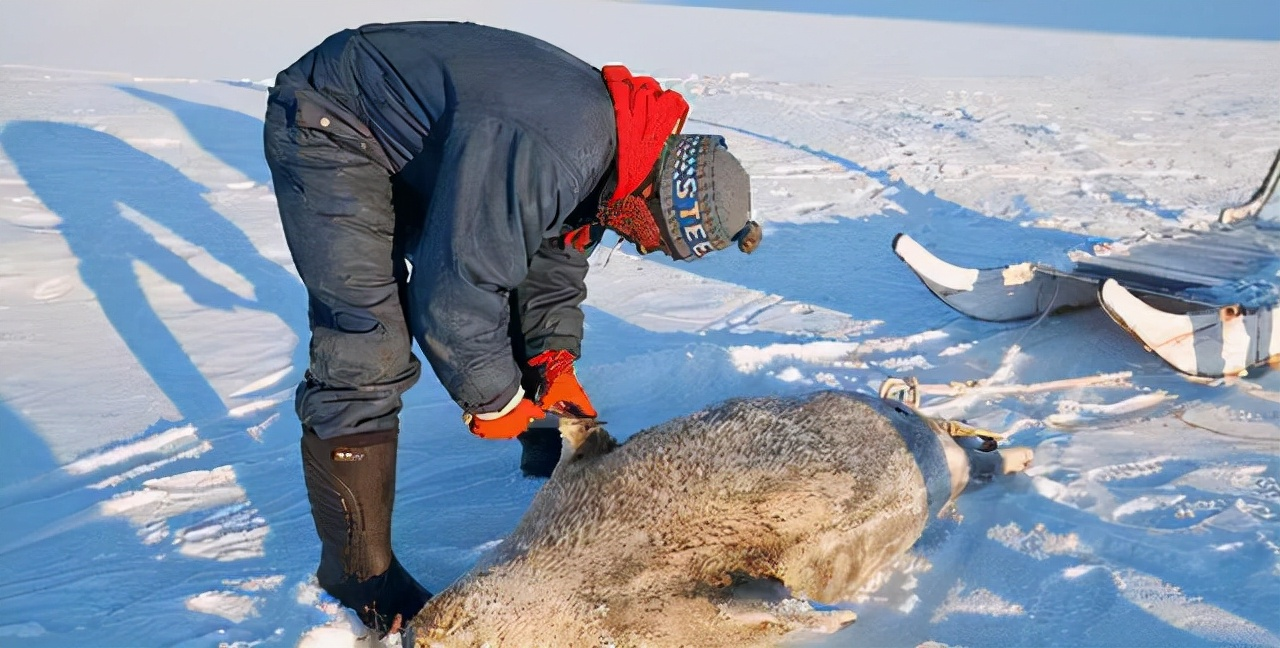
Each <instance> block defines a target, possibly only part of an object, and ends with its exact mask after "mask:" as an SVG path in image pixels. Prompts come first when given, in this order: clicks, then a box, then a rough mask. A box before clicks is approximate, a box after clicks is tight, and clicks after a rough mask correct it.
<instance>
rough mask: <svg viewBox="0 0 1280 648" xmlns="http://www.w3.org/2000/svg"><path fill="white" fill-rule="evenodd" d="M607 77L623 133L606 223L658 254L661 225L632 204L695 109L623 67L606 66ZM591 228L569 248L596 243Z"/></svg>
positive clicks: (572, 235)
mask: <svg viewBox="0 0 1280 648" xmlns="http://www.w3.org/2000/svg"><path fill="white" fill-rule="evenodd" d="M601 76H602V77H604V84H605V87H606V88H608V90H609V97H610V98H611V99H612V100H613V115H614V120H615V121H616V122H617V128H618V184H617V186H616V187H614V190H613V195H612V196H610V197H609V200H608V203H607V204H606V205H605V208H604V209H603V210H601V213H600V217H601V222H602V223H603V224H604V225H605V226H607V227H612V228H614V229H616V230H618V231H619V232H620V233H622V234H624V235H626V237H627V238H629V239H631V240H633V241H636V242H638V243H640V244H642V245H644V246H645V247H648V248H649V249H655V248H656V247H657V243H658V240H659V238H658V237H659V234H658V226H657V223H656V222H654V220H653V217H652V216H649V215H648V214H649V212H648V209H647V207H645V208H644V212H643V217H641V216H642V215H641V214H640V213H639V209H640V208H641V207H643V206H644V201H642V200H639V199H635V200H626V199H627V197H628V196H630V195H631V193H632V192H634V191H635V190H636V189H639V188H640V185H641V184H642V183H643V182H644V181H645V179H646V178H648V177H649V173H650V172H652V171H653V165H654V164H655V163H657V161H658V156H660V155H662V147H663V145H665V144H666V142H667V138H668V137H670V136H671V135H674V134H676V133H679V132H680V129H681V128H683V127H684V120H685V117H687V116H688V114H689V104H688V102H686V101H685V100H684V97H682V96H680V93H678V92H675V91H674V90H663V89H662V86H661V85H660V84H659V83H658V82H657V81H656V80H654V79H653V77H647V76H632V75H631V72H630V71H629V70H627V68H626V67H623V66H621V65H606V66H604V69H602V70H601ZM656 190H657V188H656V187H655V191H656ZM589 228H590V226H589V225H587V226H583V227H580V228H578V229H576V230H573V231H572V232H569V233H568V234H566V235H565V237H564V241H565V244H566V245H571V246H573V247H575V248H577V249H578V250H579V251H583V250H585V248H586V246H587V245H588V244H589V243H590V234H589ZM623 228H625V229H628V230H632V231H624V229H623Z"/></svg>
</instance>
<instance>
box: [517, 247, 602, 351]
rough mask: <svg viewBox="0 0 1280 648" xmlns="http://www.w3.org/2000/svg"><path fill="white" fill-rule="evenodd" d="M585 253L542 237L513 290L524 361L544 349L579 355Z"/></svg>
mask: <svg viewBox="0 0 1280 648" xmlns="http://www.w3.org/2000/svg"><path fill="white" fill-rule="evenodd" d="M587 268H588V264H587V255H586V254H585V253H583V252H579V251H578V250H576V249H574V248H573V247H572V246H567V245H563V244H561V243H560V240H559V239H558V238H550V239H544V240H543V241H542V245H541V246H540V247H539V248H538V251H537V252H536V253H535V254H534V256H533V261H532V263H530V265H529V274H528V275H527V276H526V277H525V279H524V282H523V283H521V284H520V286H519V287H518V288H517V289H516V293H515V296H516V305H517V308H518V309H519V310H518V312H519V325H520V332H521V335H522V336H523V341H524V354H523V355H524V357H523V359H524V360H528V359H529V358H532V357H534V356H536V355H538V354H539V353H542V352H543V351H547V350H561V349H564V350H567V351H570V352H572V353H573V355H575V356H580V355H582V308H581V304H582V301H583V300H584V299H586V297H587V284H586V277H587Z"/></svg>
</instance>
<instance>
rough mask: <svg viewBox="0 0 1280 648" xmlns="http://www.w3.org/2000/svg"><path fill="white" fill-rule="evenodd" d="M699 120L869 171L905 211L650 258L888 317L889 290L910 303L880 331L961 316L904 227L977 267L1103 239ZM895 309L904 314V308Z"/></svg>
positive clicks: (860, 314)
mask: <svg viewBox="0 0 1280 648" xmlns="http://www.w3.org/2000/svg"><path fill="white" fill-rule="evenodd" d="M702 123H704V124H707V125H710V126H715V127H717V128H722V129H725V130H731V131H735V132H738V133H742V134H744V135H748V136H750V137H754V138H757V139H760V140H763V141H767V142H771V143H774V144H780V145H782V146H786V147H788V148H791V149H794V150H798V151H803V152H805V153H808V154H810V155H813V156H815V157H817V158H819V159H822V160H825V161H828V162H833V163H835V164H838V165H840V166H841V167H843V168H845V169H848V170H850V171H854V172H857V173H862V174H865V175H867V176H868V177H870V178H873V179H875V180H876V181H878V182H880V183H882V184H884V185H885V186H886V187H889V188H890V189H892V190H893V191H894V192H895V193H893V194H892V199H893V201H894V202H895V203H897V204H898V205H899V206H901V207H902V208H903V209H904V210H905V211H906V214H905V215H904V214H898V213H896V212H895V213H891V214H887V215H880V216H869V217H863V218H857V219H836V220H834V221H832V222H823V223H805V224H803V225H795V224H788V223H775V224H771V225H769V226H768V231H766V233H765V238H764V241H763V243H762V244H761V245H760V248H759V249H758V250H756V251H755V252H754V253H752V254H751V255H744V254H738V253H736V251H733V253H720V254H712V255H708V256H706V257H704V258H702V259H697V260H695V261H691V262H684V261H674V262H673V261H670V260H668V259H666V258H665V257H663V258H659V255H651V256H650V257H648V258H651V259H653V260H655V261H657V262H659V263H667V264H669V265H671V266H672V267H676V268H680V269H682V270H686V271H689V272H693V273H695V274H698V275H700V276H703V277H707V278H710V279H717V280H720V281H727V282H732V283H736V284H739V285H742V286H746V287H749V288H753V289H756V290H760V291H764V292H767V293H772V294H777V295H781V296H783V297H785V298H787V299H792V300H796V301H801V302H805V303H808V304H812V305H815V306H821V307H824V308H829V309H832V310H836V311H840V312H843V313H847V314H849V315H851V316H853V317H855V318H858V319H882V318H884V317H885V314H886V310H887V309H886V304H885V303H884V299H885V297H886V296H887V295H892V296H893V300H894V303H895V304H898V305H902V304H909V306H908V308H909V309H910V311H911V316H910V317H893V318H890V320H889V321H886V322H885V324H884V325H883V326H881V327H880V328H878V329H876V331H875V333H876V334H877V335H903V334H911V333H917V332H919V331H920V330H922V329H921V327H924V328H926V329H927V328H938V327H941V326H943V325H944V324H946V323H947V322H950V321H952V320H954V319H956V318H957V317H959V316H958V315H957V314H956V313H955V312H954V311H952V310H951V309H950V308H948V307H946V306H945V305H944V304H942V303H941V302H940V301H939V300H938V299H937V298H936V297H934V296H933V295H932V293H930V292H929V290H928V289H927V288H925V287H924V285H923V284H921V283H920V281H919V280H918V279H917V278H916V277H915V275H914V274H912V273H911V271H910V270H909V269H908V268H907V267H906V265H905V264H904V263H902V261H901V260H899V259H898V258H897V257H896V255H895V254H894V253H893V249H892V242H893V237H894V236H895V235H896V234H898V233H899V232H905V233H907V234H908V235H910V236H911V237H912V238H914V239H916V240H917V241H919V242H920V243H921V244H922V245H924V246H925V247H927V248H929V249H930V250H933V251H934V252H935V253H936V254H938V256H940V257H942V258H943V259H944V260H946V261H949V262H951V263H954V264H957V265H961V266H966V267H976V268H987V267H996V266H1001V265H1006V264H1010V263H1020V262H1023V261H1033V262H1040V263H1047V264H1050V265H1056V266H1067V265H1069V263H1070V261H1069V259H1068V258H1067V252H1068V251H1069V250H1072V249H1080V248H1085V247H1088V246H1089V245H1091V244H1092V243H1094V242H1096V241H1098V240H1099V239H1094V238H1090V237H1085V236H1082V235H1079V234H1072V233H1070V232H1063V231H1061V230H1054V229H1045V228H1037V227H1031V226H1030V222H1029V220H1028V219H1029V218H1032V217H1034V216H1035V214H1032V213H1030V212H1028V213H1025V214H1024V215H1023V218H1021V219H1019V220H1012V221H1010V220H1004V219H1001V218H994V217H990V216H987V215H985V214H982V213H981V212H978V211H975V210H973V209H970V208H968V207H965V206H963V205H960V204H957V203H954V202H951V201H948V200H945V199H943V198H940V197H938V196H937V195H935V194H933V193H922V192H920V191H919V190H916V189H914V188H913V187H911V186H910V185H908V184H906V183H905V182H902V181H901V180H895V179H893V178H890V177H889V174H888V173H886V172H884V171H875V170H872V169H868V168H866V167H864V166H862V165H860V164H858V163H856V162H854V161H852V160H849V159H847V158H844V157H841V156H839V155H835V154H833V153H830V152H828V151H823V150H820V149H815V148H812V147H809V146H806V145H802V144H793V143H791V142H787V141H785V140H781V139H778V138H776V137H771V136H768V135H762V134H760V133H756V132H752V131H748V130H744V129H741V128H736V127H733V126H726V125H724V124H715V123H711V122H702ZM824 259H826V260H824ZM798 269H803V276H798V275H797V270H798ZM896 312H897V313H898V314H902V311H901V310H899V311H896Z"/></svg>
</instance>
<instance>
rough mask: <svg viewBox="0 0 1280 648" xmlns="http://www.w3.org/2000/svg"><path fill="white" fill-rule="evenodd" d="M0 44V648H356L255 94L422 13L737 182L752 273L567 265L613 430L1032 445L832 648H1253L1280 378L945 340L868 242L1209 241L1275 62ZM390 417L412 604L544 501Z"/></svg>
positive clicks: (459, 446) (606, 43) (482, 453)
mask: <svg viewBox="0 0 1280 648" xmlns="http://www.w3.org/2000/svg"><path fill="white" fill-rule="evenodd" d="M534 5H536V8H534ZM124 6H128V7H130V9H131V10H130V11H124V10H123V9H122V7H124ZM587 10H589V11H590V12H591V15H592V16H593V18H591V19H587V18H583V17H582V16H584V15H586V14H585V13H584V11H587ZM0 15H3V16H4V21H3V22H4V24H3V25H0V440H3V442H4V452H3V453H0V645H2V646H68V645H78V646H144V645H145V646H173V645H183V646H206V645H218V644H220V643H226V644H231V645H240V646H250V645H259V644H262V645H290V646H291V645H295V644H298V643H304V644H306V645H308V646H313V647H314V646H340V645H344V643H345V644H347V645H349V644H350V642H351V641H352V638H353V634H352V633H351V631H350V628H349V622H348V621H347V619H345V617H343V616H342V615H341V614H339V613H337V611H336V610H335V609H334V608H333V606H332V604H329V603H326V602H325V601H324V600H322V599H321V598H319V597H318V596H317V591H316V589H315V587H314V585H313V584H312V582H311V579H310V573H311V570H312V569H313V567H314V560H315V557H316V553H317V541H316V539H315V537H314V530H313V528H312V527H311V519H310V516H309V515H308V509H307V502H306V498H305V495H304V493H303V487H302V480H301V472H300V467H299V462H298V457H297V437H298V428H297V422H296V420H295V419H294V417H293V414H292V408H291V402H290V400H291V395H292V387H293V385H294V384H295V383H296V381H297V380H298V378H299V377H300V375H301V371H302V368H303V364H301V363H302V362H303V361H304V356H305V352H304V350H300V349H298V348H297V347H298V341H299V340H300V339H302V340H305V339H306V324H305V298H304V294H303V291H302V287H301V285H300V283H299V282H298V280H297V278H296V275H295V273H294V271H293V268H292V266H291V264H290V262H289V258H288V254H287V251H286V249H285V246H284V241H283V238H282V236H281V233H280V230H279V225H278V221H277V217H276V211H275V202H274V199H273V197H272V194H271V190H270V187H269V177H268V173H267V170H266V165H265V163H264V162H263V160H262V158H261V144H260V139H261V136H260V130H261V114H262V112H263V102H264V97H265V94H264V92H263V89H262V86H261V84H260V82H261V81H262V80H263V79H267V78H269V77H270V76H272V75H273V74H274V72H275V71H276V70H277V69H279V68H281V67H283V66H285V65H287V64H288V63H289V62H291V61H292V60H293V59H294V58H296V57H297V56H298V55H299V54H301V53H302V52H303V51H304V50H305V49H306V48H307V47H309V46H310V45H311V44H313V43H314V42H317V41H318V40H319V39H320V38H321V37H323V36H324V35H326V34H327V33H329V32H330V31H333V30H335V29H338V28H340V27H343V26H350V25H356V24H359V23H362V22H372V21H375V20H393V19H429V18H471V19H474V20H477V21H481V22H487V23H490V24H496V25H499V26H505V27H511V28H517V29H522V30H524V31H529V32H531V33H535V34H537V35H540V36H543V37H546V38H548V39H550V40H552V41H553V42H556V43H558V44H561V45H563V46H565V47H566V48H567V49H569V50H571V51H573V52H575V53H577V54H579V55H581V56H583V57H584V58H587V59H588V60H590V61H591V62H593V63H597V64H601V63H605V62H609V61H614V60H619V61H623V62H626V63H628V64H629V65H630V66H631V67H632V68H633V69H635V70H637V71H646V72H651V73H655V74H659V75H660V76H662V77H663V78H664V79H665V80H667V82H668V83H669V84H671V85H672V86H674V87H677V88H680V89H682V90H684V91H685V92H686V96H688V97H689V98H690V100H691V103H692V104H693V115H692V117H693V118H694V121H693V122H692V123H691V125H690V127H689V129H688V130H690V131H692V130H704V131H709V132H715V133H721V134H723V135H725V137H726V138H727V139H728V141H729V145H730V148H732V149H733V150H734V151H735V152H737V153H738V154H739V155H740V157H741V158H742V159H743V161H744V163H745V164H746V166H747V168H748V170H749V171H750V172H751V173H752V175H753V177H754V178H755V204H756V209H757V216H758V218H759V219H760V220H762V221H763V222H764V223H765V229H766V236H765V240H764V244H763V245H762V247H761V248H760V250H759V251H758V252H757V253H756V254H754V255H752V256H750V257H746V256H743V255H739V254H737V253H723V254H721V255H713V256H711V257H708V258H707V259H704V260H701V261H698V262H696V263H664V262H660V261H657V260H654V259H652V258H645V259H640V258H637V257H635V256H633V255H631V254H629V253H628V251H627V249H625V248H619V249H616V250H604V249H602V250H600V251H599V252H598V253H597V255H596V256H595V257H594V258H593V264H594V268H593V270H592V273H591V276H590V281H589V287H590V292H591V295H590V297H589V299H588V302H587V337H586V340H585V355H584V358H583V360H582V362H581V363H580V369H579V371H580V375H581V377H582V380H583V382H584V383H585V385H586V387H587V390H588V392H589V393H590V394H591V395H592V398H593V400H594V401H595V402H596V404H597V405H598V406H599V408H600V409H601V410H602V413H603V416H604V418H606V419H607V420H608V421H609V423H610V429H611V430H612V431H613V432H614V433H615V434H616V435H618V436H620V437H626V436H629V435H630V434H632V433H634V432H635V431H637V430H640V429H642V428H644V427H645V426H648V425H652V424H655V423H658V422H661V421H664V420H667V419H669V418H671V417H674V416H678V415H681V414H685V413H688V412H690V411H692V410H694V409H695V408H698V407H701V406H704V405H707V404H710V403H713V402H715V401H718V400H721V399H724V398H727V397H732V396H744V395H759V394H792V393H801V392H805V391H809V390H813V389H817V388H825V387H839V388H845V389H853V390H864V391H872V390H875V389H876V388H877V387H878V385H879V384H880V382H881V381H883V380H884V379H885V378H886V377H888V376H898V377H915V378H918V379H919V380H920V381H921V382H922V383H925V384H927V385H934V386H935V388H934V389H933V390H932V391H934V392H939V391H945V390H944V389H943V388H944V387H946V386H951V387H952V389H951V391H952V393H951V394H949V395H946V396H933V397H931V398H929V399H926V401H925V405H926V406H927V409H929V410H930V411H932V412H935V413H939V414H945V415H948V416H954V417H961V418H964V419H966V420H969V421H970V422H972V423H976V424H980V425H984V426H986V427H990V428H992V429H996V430H1003V431H1009V432H1012V433H1013V435H1012V441H1013V442H1015V443H1018V444H1022V445H1030V446H1033V447H1034V448H1035V449H1036V453H1037V462H1036V466H1035V467H1034V468H1033V469H1032V471H1031V472H1030V473H1029V474H1028V475H1027V476H1021V477H1018V478H1015V479H1012V480H1008V481H1003V482H999V483H997V484H994V485H991V486H987V487H985V488H982V489H980V490H977V491H975V492H972V493H969V494H966V495H965V496H964V497H963V498H962V499H961V500H960V502H959V512H960V514H961V515H962V516H963V520H962V521H961V522H960V523H959V524H953V525H948V526H946V527H945V530H944V532H939V533H937V534H934V535H932V536H930V537H927V538H925V540H924V541H923V542H922V544H921V547H920V551H919V552H918V553H917V555H916V556H915V557H914V558H913V559H912V560H909V561H906V562H904V564H903V565H902V566H901V568H900V569H899V570H898V571H896V572H895V573H893V574H890V575H887V576H886V578H885V579H884V582H883V584H882V585H881V586H880V587H879V589H877V590H876V591H873V592H869V593H868V594H867V595H866V597H865V598H864V599H863V600H860V601H856V602H852V603H850V607H851V608H852V609H854V610H856V611H857V612H858V615H859V620H858V622H857V623H855V624H854V625H853V626H851V627H850V628H848V629H846V630H844V631H842V632H840V633H838V634H837V635H835V636H833V637H832V638H831V639H830V640H829V641H828V642H827V644H828V645H832V646H836V645H840V646H844V645H918V644H921V643H925V642H936V643H940V644H947V645H1028V646H1029V645H1116V646H1120V645H1123V646H1132V645H1158V646H1168V645H1200V644H1231V645H1280V427H1278V421H1280V376H1277V375H1276V374H1275V373H1274V372H1267V371H1255V372H1253V373H1252V374H1251V375H1250V376H1248V377H1247V378H1244V379H1232V380H1228V381H1219V382H1216V383H1209V384H1206V383H1204V382H1202V381H1191V380H1188V379H1186V378H1183V377H1180V376H1178V375H1176V374H1174V373H1172V372H1171V371H1170V370H1169V369H1167V368H1166V366H1165V365H1164V364H1163V363H1162V362H1161V361H1160V360H1159V359H1158V358H1156V357H1155V356H1153V355H1151V354H1149V353H1147V352H1145V351H1144V350H1143V349H1142V348H1141V346H1140V345H1139V344H1138V343H1136V342H1134V341H1133V340H1132V339H1131V338H1130V337H1129V336H1128V335H1126V334H1125V333H1124V332H1123V331H1122V330H1120V329H1119V328H1118V327H1117V326H1115V325H1113V324H1112V323H1111V322H1110V320H1109V319H1108V318H1107V317H1106V316H1105V314H1103V313H1101V312H1098V311H1096V310H1095V311H1085V312H1078V313H1074V314H1070V315H1064V316H1058V317H1051V318H1047V319H1044V320H1042V321H1038V322H1035V323H1021V324H1006V325H997V324H988V323H982V322H976V321H972V320H967V319H964V318H961V317H959V316H958V315H956V314H955V313H953V312H952V311H950V310H949V309H947V308H946V307H945V306H944V305H942V304H941V303H940V302H938V301H937V300H936V299H935V298H934V297H933V296H932V295H930V294H929V292H928V291H927V290H926V289H925V288H924V287H923V286H921V285H920V284H919V282H918V281H916V279H915V278H914V277H913V276H912V275H911V274H910V272H909V271H908V270H907V269H906V268H905V267H904V266H903V265H902V264H901V263H900V262H899V261H898V260H897V258H896V257H895V256H894V255H893V253H892V252H891V250H890V241H891V240H892V237H893V235H894V234H896V233H897V232H907V233H909V234H910V235H911V236H912V237H913V238H915V239H916V240H918V241H920V242H921V243H923V244H924V245H926V246H929V247H930V248H931V249H934V250H935V251H937V252H938V253H939V254H940V255H942V256H944V257H945V258H947V259H948V260H950V261H953V262H956V263H961V264H966V265H970V266H990V265H997V264H1000V263H1009V262H1014V261H1023V260H1043V261H1054V260H1061V259H1063V258H1065V255H1066V253H1067V251H1069V250H1071V249H1073V248H1076V247H1078V246H1081V245H1084V244H1086V243H1088V242H1091V241H1093V240H1096V239H1098V238H1119V237H1127V236H1133V235H1137V234H1139V233H1141V232H1142V231H1144V230H1145V231H1171V230H1174V229H1177V228H1188V227H1189V228H1199V227H1204V226H1205V225H1206V224H1207V223H1209V222H1211V221H1212V220H1213V219H1214V217H1215V216H1216V213H1217V210H1218V209H1220V208H1221V207H1223V206H1226V205H1228V204H1231V203H1235V202H1238V201H1240V200H1242V199H1244V198H1247V197H1248V195H1249V194H1250V193H1251V192H1252V191H1253V189H1254V188H1255V187H1256V184H1257V183H1258V182H1259V181H1260V180H1261V178H1262V174H1263V173H1264V172H1265V169H1266V165H1267V164H1268V163H1269V161H1270V159H1271V157H1272V156H1273V155H1274V154H1275V151H1276V150H1277V148H1280V65H1277V62H1278V61H1280V44H1278V43H1276V42H1234V41H1213V40H1190V39H1172V38H1151V37H1139V36H1119V35H1101V34H1083V33H1070V32H1059V31H1039V30H1030V29H1014V28H1007V27H999V28H998V27H983V26H974V25H954V24H942V23H929V22H922V21H894V20H881V19H864V18H854V17H833V16H817V15H791V14H777V13H759V12H741V11H732V10H724V9H691V8H680V7H666V6H662V7H658V6H648V5H640V4H632V3H585V2H581V1H578V0H555V1H554V2H545V3H544V2H539V3H520V2H514V1H507V2H488V3H465V2H452V1H449V2H439V3H414V2H408V1H401V2H377V3H368V4H367V5H366V4H365V3H360V4H357V3H337V2H332V3H330V2H324V3H316V2H307V3H302V2H297V1H296V0H289V1H287V2H281V3H250V2H247V0H236V1H234V2H218V3H198V4H195V5H194V6H191V5H189V4H188V3H171V2H162V1H160V0H137V1H136V2H130V3H121V2H107V3H103V2H87V1H85V0H79V1H76V0H47V1H45V2H41V3H38V4H37V3H16V2H7V1H6V2H0ZM589 20H590V21H594V22H590V23H589ZM636 24H646V25H662V26H663V28H664V32H663V35H660V36H659V35H655V34H654V33H648V32H642V31H641V30H638V29H635V28H633V27H628V26H629V25H636ZM601 26H606V27H601ZM1055 381H1066V382H1065V384H1066V386H1063V383H1060V382H1055ZM1051 382H1053V383H1054V384H1049V385H1046V384H1045V383H1051ZM402 427H403V430H404V433H403V435H402V450H401V451H402V453H403V455H402V457H403V458H402V461H401V473H400V485H399V493H398V497H397V516H396V520H395V522H396V528H395V544H396V546H397V550H398V552H399V555H400V558H401V560H402V561H403V562H404V563H405V564H406V565H407V566H408V567H409V568H410V569H411V570H412V571H413V572H414V573H415V574H417V575H418V576H419V578H420V579H421V580H422V581H423V582H424V584H425V585H427V586H428V587H429V588H431V589H433V590H438V589H440V588H442V587H444V586H445V585H447V584H448V583H449V582H451V581H452V580H453V579H454V578H456V577H458V576H459V575H460V574H462V573H463V572H464V571H465V570H466V569H467V568H468V567H469V566H470V565H471V564H472V563H473V562H474V561H475V560H476V558H477V556H478V555H479V554H480V553H481V552H483V551H484V550H485V549H486V548H487V547H489V546H491V545H492V544H493V543H494V542H496V541H499V540H500V539H501V538H502V537H503V535H504V534H505V533H507V532H508V531H509V530H510V529H511V528H512V527H513V526H514V525H515V523H516V521H517V520H518V518H519V516H520V515H521V513H522V512H523V510H524V508H525V507H526V506H527V504H528V502H529V500H530V498H531V497H532V496H533V494H534V493H535V492H536V490H537V489H538V487H539V486H540V483H541V482H539V481H538V480H533V479H527V478H524V477H522V476H521V475H520V472H519V470H518V464H519V458H520V457H519V447H518V444H515V443H495V442H484V441H481V440H478V439H475V438H473V437H471V436H470V435H469V434H467V433H466V431H465V429H464V427H463V425H462V423H461V421H460V418H459V411H458V410H457V408H456V406H455V405H453V403H452V402H451V401H450V400H449V399H448V398H447V396H446V395H445V393H444V391H443V390H442V389H441V388H440V387H439V386H438V385H436V384H434V382H433V381H432V380H431V379H430V377H429V376H428V377H424V379H423V380H422V381H421V382H420V383H419V385H418V386H417V387H415V388H414V389H413V390H412V391H411V392H410V393H409V394H408V396H407V399H406V408H405V412H404V415H403V426H402ZM534 622H536V620H535V621H534Z"/></svg>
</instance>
